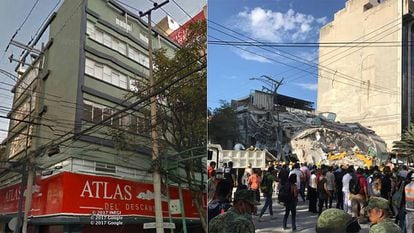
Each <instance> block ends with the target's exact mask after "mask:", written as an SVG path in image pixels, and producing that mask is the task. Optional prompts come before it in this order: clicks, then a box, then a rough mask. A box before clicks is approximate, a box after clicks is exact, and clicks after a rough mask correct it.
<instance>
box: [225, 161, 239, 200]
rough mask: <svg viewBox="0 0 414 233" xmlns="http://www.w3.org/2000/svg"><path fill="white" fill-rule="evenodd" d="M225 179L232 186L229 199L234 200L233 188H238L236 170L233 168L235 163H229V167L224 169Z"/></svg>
mask: <svg viewBox="0 0 414 233" xmlns="http://www.w3.org/2000/svg"><path fill="white" fill-rule="evenodd" d="M223 173H224V179H226V180H227V181H228V184H229V185H230V186H231V192H230V194H229V196H228V199H229V200H231V199H232V195H233V188H234V187H237V180H236V170H235V169H234V168H233V162H232V161H230V162H228V164H227V166H226V167H224V172H223Z"/></svg>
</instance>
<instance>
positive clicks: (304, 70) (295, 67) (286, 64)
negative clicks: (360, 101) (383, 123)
mask: <svg viewBox="0 0 414 233" xmlns="http://www.w3.org/2000/svg"><path fill="white" fill-rule="evenodd" d="M209 37H211V38H213V39H216V40H220V39H218V38H216V37H214V36H211V35H209ZM232 46H234V47H236V48H238V49H241V50H243V51H246V52H248V53H251V54H254V55H256V56H259V57H263V58H265V59H268V60H271V61H274V62H276V63H279V64H282V65H285V66H288V67H291V68H294V69H298V70H301V71H303V72H306V73H309V74H312V75H318V74H317V73H314V72H311V71H309V70H306V69H302V68H299V67H297V66H293V65H289V64H288V63H285V62H281V61H278V60H276V59H273V58H269V57H266V56H264V55H261V54H258V53H255V52H252V51H250V50H247V49H245V48H242V47H240V46H236V45H232ZM319 77H321V78H325V79H329V80H333V79H331V78H328V77H325V76H322V75H319ZM335 81H336V82H339V83H343V84H345V85H349V86H353V87H356V88H359V89H362V87H360V86H356V85H352V84H351V83H347V82H343V81H339V80H335ZM373 91H377V92H382V93H385V94H391V93H390V92H386V91H384V90H378V89H377V90H373Z"/></svg>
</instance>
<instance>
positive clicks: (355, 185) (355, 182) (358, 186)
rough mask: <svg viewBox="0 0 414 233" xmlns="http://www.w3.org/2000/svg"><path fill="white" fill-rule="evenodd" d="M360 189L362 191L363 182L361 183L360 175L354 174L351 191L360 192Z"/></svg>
mask: <svg viewBox="0 0 414 233" xmlns="http://www.w3.org/2000/svg"><path fill="white" fill-rule="evenodd" d="M359 191H361V184H360V183H359V178H358V176H357V175H355V174H354V175H352V178H351V180H350V181H349V192H350V193H352V194H359Z"/></svg>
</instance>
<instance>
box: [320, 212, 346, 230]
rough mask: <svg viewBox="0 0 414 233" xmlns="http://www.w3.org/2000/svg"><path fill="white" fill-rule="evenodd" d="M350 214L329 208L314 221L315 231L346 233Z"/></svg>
mask: <svg viewBox="0 0 414 233" xmlns="http://www.w3.org/2000/svg"><path fill="white" fill-rule="evenodd" d="M350 221H352V216H351V215H350V214H348V213H346V212H345V211H343V210H340V209H336V208H331V209H327V210H325V211H323V212H322V213H321V215H320V216H319V218H318V221H317V222H316V232H318V233H325V232H326V233H328V232H335V233H346V232H347V230H346V229H347V226H348V224H349V222H350Z"/></svg>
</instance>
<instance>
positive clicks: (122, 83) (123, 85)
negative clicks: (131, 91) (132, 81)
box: [119, 74, 128, 89]
mask: <svg viewBox="0 0 414 233" xmlns="http://www.w3.org/2000/svg"><path fill="white" fill-rule="evenodd" d="M127 80H128V79H127V76H125V75H123V74H119V87H121V88H123V89H127V86H128V81H127Z"/></svg>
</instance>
